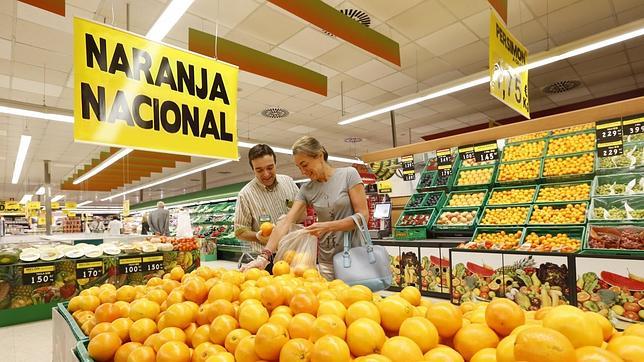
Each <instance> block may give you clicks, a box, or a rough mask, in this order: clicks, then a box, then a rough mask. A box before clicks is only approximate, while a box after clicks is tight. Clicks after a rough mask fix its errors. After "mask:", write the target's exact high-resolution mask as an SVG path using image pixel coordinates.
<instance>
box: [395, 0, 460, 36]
mask: <svg viewBox="0 0 644 362" xmlns="http://www.w3.org/2000/svg"><path fill="white" fill-rule="evenodd" d="M419 14H422V16H419ZM455 21H456V18H455V17H454V16H453V15H452V14H451V13H450V12H449V11H448V10H447V9H445V8H444V7H443V5H441V3H440V2H439V1H438V0H430V1H424V2H422V3H420V4H418V5H416V6H414V7H412V8H410V9H408V10H406V11H404V12H403V13H401V14H399V15H397V16H395V17H393V18H391V19H390V20H389V21H388V22H387V23H388V24H389V25H391V26H392V27H394V28H395V29H396V30H398V31H399V32H401V33H402V34H403V35H405V36H407V37H408V38H409V39H411V40H416V39H418V38H421V37H423V36H425V35H427V34H430V33H432V32H435V31H437V30H439V29H442V28H444V27H445V26H447V25H449V24H451V23H453V22H455Z"/></svg>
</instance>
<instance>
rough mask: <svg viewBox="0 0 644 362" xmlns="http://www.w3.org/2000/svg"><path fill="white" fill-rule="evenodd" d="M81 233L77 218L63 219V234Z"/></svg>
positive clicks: (80, 225)
mask: <svg viewBox="0 0 644 362" xmlns="http://www.w3.org/2000/svg"><path fill="white" fill-rule="evenodd" d="M81 231H82V223H81V218H80V217H78V216H67V217H66V218H64V219H63V233H66V234H69V233H80V232H81Z"/></svg>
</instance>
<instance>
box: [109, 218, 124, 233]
mask: <svg viewBox="0 0 644 362" xmlns="http://www.w3.org/2000/svg"><path fill="white" fill-rule="evenodd" d="M122 230H123V223H122V222H121V220H119V218H118V216H112V221H110V223H109V224H107V232H108V233H109V234H110V235H121V232H122Z"/></svg>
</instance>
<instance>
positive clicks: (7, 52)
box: [0, 38, 11, 59]
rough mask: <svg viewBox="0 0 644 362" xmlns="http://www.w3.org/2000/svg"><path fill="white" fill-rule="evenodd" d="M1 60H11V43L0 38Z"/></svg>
mask: <svg viewBox="0 0 644 362" xmlns="http://www.w3.org/2000/svg"><path fill="white" fill-rule="evenodd" d="M0 58H2V59H11V41H9V40H7V39H2V38H0Z"/></svg>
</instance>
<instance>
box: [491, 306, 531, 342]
mask: <svg viewBox="0 0 644 362" xmlns="http://www.w3.org/2000/svg"><path fill="white" fill-rule="evenodd" d="M485 322H486V323H487V325H488V326H489V327H490V328H492V329H493V330H494V331H495V332H496V333H497V334H498V335H499V336H507V335H508V334H510V333H511V332H512V330H513V329H514V328H516V327H518V326H520V325H522V324H523V323H525V314H524V312H523V309H521V307H519V306H518V305H517V304H516V303H514V302H513V301H511V300H509V299H506V298H497V299H494V300H493V301H491V302H490V304H488V306H487V308H486V309H485Z"/></svg>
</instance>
